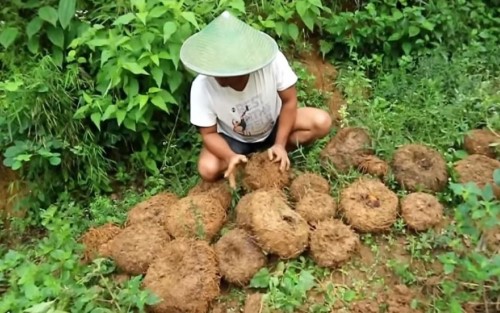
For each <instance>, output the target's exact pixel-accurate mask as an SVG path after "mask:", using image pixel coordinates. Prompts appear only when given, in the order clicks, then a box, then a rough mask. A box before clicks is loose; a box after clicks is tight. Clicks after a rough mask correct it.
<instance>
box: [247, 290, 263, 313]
mask: <svg viewBox="0 0 500 313" xmlns="http://www.w3.org/2000/svg"><path fill="white" fill-rule="evenodd" d="M263 302H264V301H263V299H262V294H260V293H253V294H249V295H248V296H247V298H246V300H245V307H244V308H243V313H261V312H262V311H263V306H264V303H263Z"/></svg>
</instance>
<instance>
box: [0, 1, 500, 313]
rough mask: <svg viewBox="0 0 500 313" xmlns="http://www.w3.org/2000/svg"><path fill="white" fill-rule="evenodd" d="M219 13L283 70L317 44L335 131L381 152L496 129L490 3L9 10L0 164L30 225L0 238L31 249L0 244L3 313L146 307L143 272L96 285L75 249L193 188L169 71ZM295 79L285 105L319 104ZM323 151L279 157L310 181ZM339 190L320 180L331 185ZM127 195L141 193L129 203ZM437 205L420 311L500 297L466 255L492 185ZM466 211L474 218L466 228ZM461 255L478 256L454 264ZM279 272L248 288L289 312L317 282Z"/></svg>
mask: <svg viewBox="0 0 500 313" xmlns="http://www.w3.org/2000/svg"><path fill="white" fill-rule="evenodd" d="M224 10H231V11H232V12H233V13H234V14H236V15H237V16H239V17H240V18H241V19H243V20H245V21H247V22H248V23H250V24H252V25H253V26H255V27H257V28H259V29H261V30H264V31H266V32H267V33H269V34H270V35H272V36H274V37H275V38H276V39H278V42H279V44H280V46H281V48H282V49H283V50H286V52H287V54H288V55H289V56H290V59H294V58H295V57H299V56H300V55H302V53H303V52H306V51H309V50H310V49H313V48H317V49H318V50H319V51H320V53H321V54H322V56H323V57H325V58H326V59H327V60H331V61H332V62H334V63H337V64H338V68H339V69H341V71H340V75H339V77H338V87H339V88H340V89H341V90H342V91H343V94H344V95H345V97H346V101H347V106H346V107H344V108H342V110H341V114H342V116H343V123H345V124H348V125H362V126H365V127H367V128H368V129H369V130H370V132H371V133H372V135H373V137H374V138H375V141H376V142H377V153H378V154H379V155H381V156H383V157H390V156H391V154H392V152H393V150H394V148H395V147H396V146H397V145H400V144H404V143H406V142H411V141H421V142H426V143H428V144H430V145H433V146H434V147H436V148H437V149H439V150H440V151H442V152H443V153H444V154H445V155H446V157H447V161H448V162H450V164H451V162H452V161H454V160H456V159H458V158H460V157H463V154H464V153H463V151H461V148H460V147H461V140H462V139H463V135H464V134H465V133H466V132H467V131H468V130H470V129H472V128H477V127H482V126H488V127H491V128H494V129H500V118H499V114H500V106H499V105H498V104H499V103H500V94H499V92H498V86H499V84H500V81H499V80H498V74H499V73H500V51H499V48H498V46H499V43H500V4H499V3H498V1H496V0H490V1H480V0H471V1H466V0H454V1H447V0H430V1H411V0H366V1H342V0H323V1H321V0H297V1H287V0H279V1H268V0H259V1H257V0H207V1H196V0H185V1H180V0H119V1H103V0H90V1H83V0H79V1H77V0H29V1H21V0H13V1H6V3H5V4H2V7H1V8H0V151H2V155H1V156H0V160H2V161H3V164H4V166H6V167H9V168H11V169H12V170H15V171H16V172H17V173H19V176H20V177H21V178H22V180H23V181H25V182H27V183H29V184H30V185H29V190H30V191H31V193H30V197H29V199H28V200H29V201H28V204H29V205H28V207H29V212H28V214H27V216H26V217H25V218H24V219H14V220H12V221H11V222H12V223H11V227H12V229H11V231H12V233H11V234H10V236H7V234H6V233H0V239H1V240H4V239H7V238H8V237H16V236H22V235H24V236H25V237H22V238H27V237H29V236H30V235H33V234H35V237H36V238H41V239H40V240H32V241H27V242H25V243H23V244H22V245H20V246H18V247H13V248H12V249H10V248H9V247H8V246H7V245H1V246H0V255H2V257H1V259H0V298H1V300H0V313H1V312H11V311H12V312H21V311H23V310H25V309H29V308H31V310H29V311H27V312H54V313H55V312H131V311H142V310H143V309H144V306H145V305H146V304H151V303H153V302H154V301H155V300H156V299H155V297H154V296H153V295H150V294H148V293H147V292H145V291H140V277H136V278H134V279H132V280H130V281H128V282H126V283H124V284H121V283H117V282H115V281H114V280H113V279H111V276H110V275H111V273H112V272H113V271H114V264H112V263H111V262H110V261H108V260H97V261H96V262H95V263H93V264H90V265H86V264H82V263H80V260H79V259H80V257H79V255H80V253H81V248H82V247H81V246H80V245H79V243H78V238H79V236H80V235H81V234H82V232H83V231H84V230H86V229H87V228H88V227H90V226H96V225H101V224H103V223H105V222H116V223H122V222H123V221H124V217H125V213H126V210H127V208H128V207H130V205H132V204H134V203H136V202H137V201H139V200H140V199H142V198H143V197H147V196H148V195H150V194H154V193H156V192H157V191H159V190H162V189H164V188H168V189H170V190H172V191H175V192H176V193H177V194H180V195H181V194H183V193H185V192H186V190H188V188H189V187H190V186H192V184H193V183H194V182H195V181H196V177H197V175H196V160H197V153H198V149H199V147H200V140H199V138H198V136H197V134H196V130H195V129H193V128H192V127H191V126H190V125H189V120H188V112H189V87H190V82H191V80H192V79H193V77H194V76H193V73H190V72H189V71H186V70H185V69H184V68H183V66H182V64H180V62H179V49H180V46H181V44H182V42H183V41H184V40H185V39H186V38H187V37H189V36H190V35H191V34H193V33H194V32H196V31H197V30H199V29H200V28H202V27H203V26H204V25H206V24H207V23H208V22H209V21H210V20H211V19H212V18H214V17H215V16H217V15H219V14H220V13H221V12H223V11H224ZM294 68H295V69H296V70H297V72H298V73H299V76H300V78H301V80H300V83H299V97H300V102H301V103H303V104H304V103H306V104H307V105H314V106H318V107H324V106H325V105H326V104H325V102H324V99H325V98H326V95H323V94H321V93H320V92H319V91H317V90H313V89H314V88H312V86H314V82H311V81H310V80H309V76H308V74H307V73H306V72H305V71H304V68H303V67H302V65H301V64H300V63H295V62H294ZM325 140H327V139H325ZM323 143H324V142H320V143H319V144H318V145H315V146H312V147H310V148H308V149H300V150H298V151H296V152H294V153H293V155H292V157H293V162H294V164H295V166H297V167H300V168H307V169H310V170H314V171H317V170H323V169H322V168H321V166H320V164H319V162H318V153H319V150H320V148H321V144H323ZM325 174H326V173H325ZM496 176H497V177H496V180H497V181H498V180H499V177H498V176H499V175H498V173H497V175H496ZM353 178H354V176H353V175H345V176H342V177H340V178H338V179H335V180H333V178H332V185H335V186H336V188H337V189H338V187H340V186H342V185H343V184H346V183H348V182H349V181H352V179H353ZM498 183H499V184H500V182H498ZM117 186H120V188H122V189H120V188H118V187H117ZM131 186H134V188H132V187H131ZM137 186H139V190H146V191H145V192H140V194H141V195H139V194H138V191H137V188H135V187H137ZM129 187H130V189H134V190H133V191H131V190H129ZM111 192H114V193H115V194H113V199H115V198H116V194H120V195H121V194H124V195H126V196H125V198H123V199H120V200H111V198H110V197H108V196H107V195H106V194H109V193H111ZM442 198H443V201H446V202H447V203H448V204H449V207H450V208H452V209H453V208H455V207H457V208H458V210H457V211H456V212H455V210H451V211H452V213H453V214H451V215H452V216H453V218H454V219H455V221H457V223H456V224H454V225H453V228H451V229H449V230H448V231H447V232H446V233H444V234H441V235H439V236H438V235H435V236H434V235H432V236H431V235H429V236H430V237H426V238H427V239H426V240H427V241H425V243H426V244H427V245H428V247H429V251H430V249H440V250H439V251H444V252H443V253H441V254H440V256H439V260H440V261H441V262H442V263H443V264H444V266H445V273H446V274H447V275H448V276H446V279H445V280H444V281H443V282H442V283H441V284H440V287H439V292H438V293H437V295H436V296H435V298H433V299H432V305H431V306H429V308H430V309H429V310H430V311H434V312H461V309H460V307H461V305H463V304H464V303H465V302H467V301H477V300H478V299H483V298H484V299H487V298H489V297H492V296H493V295H495V294H497V293H498V291H499V285H498V278H499V276H500V273H498V268H500V264H499V259H498V255H496V256H495V255H491V254H488V253H486V252H484V251H483V250H482V249H480V248H482V244H483V243H482V242H483V241H482V240H483V239H482V238H483V234H484V231H485V228H488V227H491V226H492V225H493V226H494V225H495V224H498V214H499V211H500V204H499V202H498V201H497V200H495V199H493V198H492V197H491V196H490V194H489V190H478V189H477V188H474V187H473V186H462V185H455V184H452V185H451V188H450V189H449V190H448V191H447V192H446V193H445V194H443V195H442ZM471 212H479V213H474V218H473V219H474V221H475V223H471V222H470V219H469V215H471V214H472V213H471ZM478 225H480V226H478ZM1 226H3V225H2V224H0V227H1ZM2 228H3V227H2ZM25 229H29V231H31V232H21V230H25ZM16 231H17V232H16ZM426 236H427V235H426ZM462 239H463V240H462ZM464 242H467V243H468V244H469V245H473V246H476V247H479V248H478V249H476V250H474V253H472V254H467V253H465V252H464V251H466V248H468V247H465V246H464ZM434 257H437V256H434ZM433 260H436V259H434V258H433ZM280 267H281V270H280V269H278V271H277V272H280V271H281V272H283V271H284V273H285V274H284V276H279V277H278V276H276V275H277V274H276V273H275V272H272V273H270V272H269V271H267V272H265V271H264V272H261V273H259V276H257V277H256V278H255V279H254V280H253V283H252V284H253V287H256V288H257V287H258V288H267V290H268V298H269V299H270V302H271V303H272V304H273V305H274V306H275V307H277V308H282V309H283V308H284V309H286V310H289V311H293V310H294V309H296V308H297V307H299V306H300V305H302V304H303V303H304V302H305V301H307V296H306V295H307V292H309V291H310V290H313V289H315V288H316V286H318V284H317V282H315V281H314V280H315V279H314V278H313V275H314V276H315V277H316V279H319V277H318V276H321V277H325V274H324V273H323V272H322V271H319V270H318V269H317V268H315V267H314V266H313V265H311V264H309V262H308V261H307V260H300V261H294V262H292V263H287V264H280ZM391 268H396V267H395V266H392V267H391ZM395 271H396V270H395ZM397 272H398V273H399V274H401V276H402V277H403V278H402V281H403V282H405V283H410V284H417V283H419V282H418V279H417V278H416V276H415V275H416V274H414V273H411V272H409V271H408V269H406V268H404V269H402V270H401V269H398V270H397ZM453 275H454V276H453ZM288 281H292V282H293V284H292V285H291V286H292V287H290V286H288V285H287V284H288V283H287V282H288ZM464 286H466V287H467V288H464ZM289 287H290V288H289ZM338 290H340V291H338ZM338 290H337V291H336V292H334V291H333V287H328V289H327V291H326V292H325V294H326V296H325V297H326V300H325V301H324V302H325V303H323V304H321V305H317V306H316V308H314V309H311V311H312V312H330V310H331V308H332V307H333V306H334V303H335V301H336V300H339V299H340V301H342V302H350V301H352V300H354V299H355V298H356V293H355V291H353V290H349V289H347V287H345V286H344V287H342V288H340V289H338ZM339 292H340V296H339ZM56 299H57V300H56Z"/></svg>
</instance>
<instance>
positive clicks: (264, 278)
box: [250, 267, 271, 288]
mask: <svg viewBox="0 0 500 313" xmlns="http://www.w3.org/2000/svg"><path fill="white" fill-rule="evenodd" d="M270 280H271V274H270V273H269V269H268V268H267V267H263V268H262V269H260V270H259V271H258V272H257V273H256V274H255V275H254V277H253V278H252V280H251V281H250V288H267V287H269V282H270Z"/></svg>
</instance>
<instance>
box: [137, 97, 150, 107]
mask: <svg viewBox="0 0 500 313" xmlns="http://www.w3.org/2000/svg"><path fill="white" fill-rule="evenodd" d="M148 100H149V96H147V95H139V108H140V109H142V108H143V107H144V106H145V105H146V103H148Z"/></svg>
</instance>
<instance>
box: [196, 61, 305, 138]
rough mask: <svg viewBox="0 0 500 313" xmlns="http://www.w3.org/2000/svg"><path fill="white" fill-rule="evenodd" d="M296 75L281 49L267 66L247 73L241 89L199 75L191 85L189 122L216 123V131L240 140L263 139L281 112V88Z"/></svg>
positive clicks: (291, 82) (287, 84)
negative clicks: (248, 75) (245, 82)
mask: <svg viewBox="0 0 500 313" xmlns="http://www.w3.org/2000/svg"><path fill="white" fill-rule="evenodd" d="M296 82H297V75H296V74H295V73H294V72H293V70H292V68H291V67H290V65H289V64H288V61H287V59H286V57H285V56H284V55H283V53H282V52H278V54H277V56H276V58H275V59H274V60H273V62H272V63H271V64H269V65H268V66H266V67H264V68H262V69H260V70H258V71H256V72H253V73H251V74H250V78H249V80H248V83H247V85H246V86H245V89H244V90H243V91H236V90H234V89H232V88H231V87H222V86H220V85H219V83H217V81H216V80H215V78H213V77H210V76H205V75H198V76H197V77H196V78H195V80H194V82H193V84H192V87H191V113H190V116H191V123H192V124H193V125H196V126H198V127H210V126H214V125H217V131H218V132H222V133H224V134H226V135H228V136H230V137H232V138H235V139H237V140H239V141H242V142H260V141H263V140H265V139H266V138H267V137H268V136H269V134H270V133H271V131H272V130H273V127H274V124H275V123H276V120H277V118H278V116H279V114H280V112H281V105H282V103H281V98H280V97H279V95H278V91H283V90H285V89H287V88H289V87H291V86H292V85H294V84H295V83H296Z"/></svg>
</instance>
